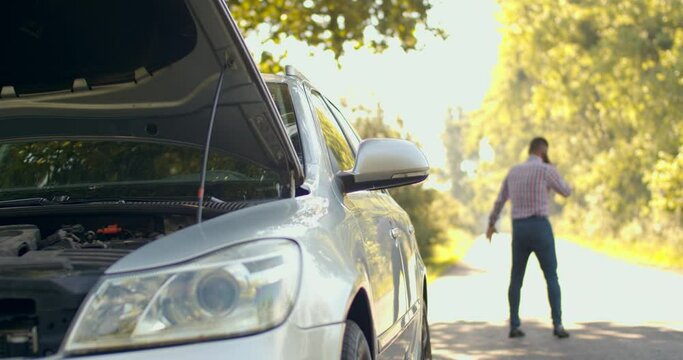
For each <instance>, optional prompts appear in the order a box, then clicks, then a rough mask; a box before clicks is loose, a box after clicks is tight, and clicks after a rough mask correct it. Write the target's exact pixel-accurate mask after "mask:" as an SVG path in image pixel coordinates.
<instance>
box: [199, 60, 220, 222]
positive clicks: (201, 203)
mask: <svg viewBox="0 0 683 360" xmlns="http://www.w3.org/2000/svg"><path fill="white" fill-rule="evenodd" d="M227 68H228V67H227V66H225V65H224V66H223V68H222V69H221V73H220V75H219V76H218V84H217V85H216V93H215V95H214V99H213V107H212V108H211V119H209V129H208V133H207V135H206V144H205V146H204V158H203V159H202V172H201V175H200V180H199V189H198V190H197V197H198V198H199V208H198V209H197V223H198V224H199V223H201V222H202V210H203V209H204V187H205V186H206V172H207V171H208V167H209V149H210V147H211V137H212V135H213V123H214V121H215V120H216V110H217V109H218V100H219V99H220V95H221V89H222V88H223V77H224V75H225V71H226V70H227Z"/></svg>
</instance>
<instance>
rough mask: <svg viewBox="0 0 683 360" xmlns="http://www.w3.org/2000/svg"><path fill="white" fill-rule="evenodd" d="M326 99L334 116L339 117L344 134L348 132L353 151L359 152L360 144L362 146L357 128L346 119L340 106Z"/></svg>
mask: <svg viewBox="0 0 683 360" xmlns="http://www.w3.org/2000/svg"><path fill="white" fill-rule="evenodd" d="M326 100H327V104H328V105H329V107H330V110H331V111H332V114H334V117H335V118H337V122H339V125H341V128H342V130H343V131H344V134H346V138H347V139H348V140H349V143H351V147H352V148H353V152H354V153H358V146H360V136H358V133H357V132H356V130H355V129H354V128H353V127H352V126H351V124H349V122H348V121H347V120H346V117H345V116H344V114H342V112H341V111H339V108H338V107H337V106H336V105H334V103H333V102H331V101H330V100H329V99H326Z"/></svg>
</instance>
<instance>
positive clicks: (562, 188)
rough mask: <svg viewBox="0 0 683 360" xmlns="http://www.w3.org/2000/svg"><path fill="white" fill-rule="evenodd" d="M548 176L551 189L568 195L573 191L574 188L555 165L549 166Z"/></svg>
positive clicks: (565, 195)
mask: <svg viewBox="0 0 683 360" xmlns="http://www.w3.org/2000/svg"><path fill="white" fill-rule="evenodd" d="M546 177H547V179H548V185H549V186H550V188H551V189H553V190H555V191H556V192H557V193H558V194H560V195H562V196H564V197H568V196H569V195H571V193H572V188H571V187H570V186H569V184H567V183H566V182H565V181H564V179H562V176H560V173H558V172H557V169H555V167H554V166H548V171H547V172H546Z"/></svg>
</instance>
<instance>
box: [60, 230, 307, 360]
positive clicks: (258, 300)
mask: <svg viewBox="0 0 683 360" xmlns="http://www.w3.org/2000/svg"><path fill="white" fill-rule="evenodd" d="M300 269H301V255H300V251H299V247H298V246H297V245H296V244H295V243H294V242H292V241H289V240H260V241H254V242H250V243H246V244H241V245H236V246H233V247H230V248H227V249H224V250H221V251H219V252H216V253H213V254H211V255H208V256H205V257H202V258H199V259H196V260H194V261H191V262H188V263H186V264H182V265H178V266H173V267H169V268H165V269H159V270H156V271H146V272H139V273H131V274H125V275H120V276H112V277H106V278H104V280H103V281H102V282H101V283H100V284H99V285H98V287H97V289H96V290H95V291H94V292H92V293H91V295H90V297H89V298H88V300H87V302H86V303H85V305H84V306H83V307H82V309H81V311H80V312H79V314H78V316H77V320H76V321H75V323H74V325H73V326H72V328H71V330H70V332H69V335H68V337H67V341H66V343H65V346H64V350H65V351H66V352H68V353H85V352H93V351H97V352H99V351H111V350H119V349H126V348H134V347H135V348H137V347H148V346H156V345H163V344H174V343H182V342H189V341H200V340H206V339H212V338H226V337H232V336H240V335H246V334H253V333H256V332H260V331H265V330H268V329H271V328H273V327H276V326H278V325H280V324H281V323H283V322H284V321H285V319H286V318H287V316H288V315H289V313H290V311H291V309H292V307H293V305H294V300H295V297H296V293H297V290H298V286H299V277H300V271H301V270H300Z"/></svg>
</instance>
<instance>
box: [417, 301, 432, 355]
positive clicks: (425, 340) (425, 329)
mask: <svg viewBox="0 0 683 360" xmlns="http://www.w3.org/2000/svg"><path fill="white" fill-rule="evenodd" d="M420 338H421V339H422V340H421V341H422V344H420V345H421V348H422V349H421V350H422V351H421V352H420V354H421V356H420V358H421V359H422V360H432V337H431V335H430V334H429V321H428V320H427V305H424V306H422V336H421V337H420Z"/></svg>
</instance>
